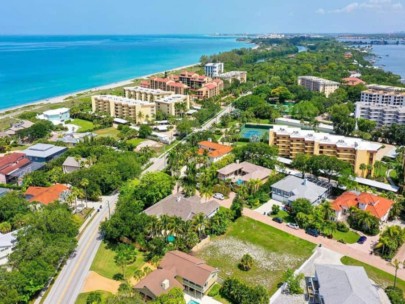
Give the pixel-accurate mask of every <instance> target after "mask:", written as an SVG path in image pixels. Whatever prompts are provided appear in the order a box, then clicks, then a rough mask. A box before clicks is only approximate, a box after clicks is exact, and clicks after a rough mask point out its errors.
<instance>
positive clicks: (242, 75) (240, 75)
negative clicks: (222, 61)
mask: <svg viewBox="0 0 405 304" xmlns="http://www.w3.org/2000/svg"><path fill="white" fill-rule="evenodd" d="M218 77H219V78H221V79H222V80H224V81H227V82H229V83H232V82H233V81H234V80H238V81H239V82H240V83H245V82H246V81H247V72H246V71H231V72H227V73H222V74H219V75H218Z"/></svg>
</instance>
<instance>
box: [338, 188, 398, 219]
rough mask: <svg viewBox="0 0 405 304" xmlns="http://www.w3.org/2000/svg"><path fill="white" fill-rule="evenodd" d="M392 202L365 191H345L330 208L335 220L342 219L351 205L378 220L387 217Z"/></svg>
mask: <svg viewBox="0 0 405 304" xmlns="http://www.w3.org/2000/svg"><path fill="white" fill-rule="evenodd" d="M393 204H394V202H393V201H392V200H389V199H387V198H385V197H381V196H377V195H374V194H370V193H366V192H362V193H360V192H356V191H346V192H344V193H343V194H342V195H340V196H339V197H338V198H336V199H335V200H334V202H333V203H332V209H333V210H335V212H336V220H338V221H339V220H342V219H344V217H345V215H346V214H347V213H348V211H349V209H350V208H351V207H355V208H359V209H361V210H363V211H368V212H370V213H371V214H372V215H373V216H375V217H376V218H378V219H379V220H380V221H386V220H387V219H388V216H389V213H390V210H391V208H392V205H393Z"/></svg>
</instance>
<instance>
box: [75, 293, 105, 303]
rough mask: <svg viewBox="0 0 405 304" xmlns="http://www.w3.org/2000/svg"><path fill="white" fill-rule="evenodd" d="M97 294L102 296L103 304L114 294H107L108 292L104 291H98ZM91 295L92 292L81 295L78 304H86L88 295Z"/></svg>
mask: <svg viewBox="0 0 405 304" xmlns="http://www.w3.org/2000/svg"><path fill="white" fill-rule="evenodd" d="M97 292H99V293H100V294H101V300H102V303H104V301H105V300H106V299H107V298H108V297H109V296H111V295H112V293H110V292H107V291H103V290H98V291H97ZM89 294H90V292H84V293H81V294H79V296H78V297H77V299H76V304H86V300H87V297H88V295H89Z"/></svg>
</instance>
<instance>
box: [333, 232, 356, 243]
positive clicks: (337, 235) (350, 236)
mask: <svg viewBox="0 0 405 304" xmlns="http://www.w3.org/2000/svg"><path fill="white" fill-rule="evenodd" d="M359 237H360V235H359V234H358V233H357V232H354V231H351V230H349V231H348V232H341V231H337V230H336V231H335V232H334V233H333V238H334V239H335V240H337V241H339V240H343V241H345V243H347V244H354V243H356V242H357V241H358V239H359Z"/></svg>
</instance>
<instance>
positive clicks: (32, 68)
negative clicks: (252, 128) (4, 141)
mask: <svg viewBox="0 0 405 304" xmlns="http://www.w3.org/2000/svg"><path fill="white" fill-rule="evenodd" d="M250 46H251V45H249V44H247V43H242V42H237V41H236V39H235V38H228V37H226V38H224V37H209V36H202V35H198V36H197V35H187V36H186V35H181V36H175V35H170V36H169V35H164V36H158V35H153V36H1V37H0V109H5V108H10V107H15V106H19V105H24V104H27V103H30V102H34V101H38V100H42V99H47V98H51V97H55V96H60V95H64V94H69V93H72V92H76V91H80V90H84V89H90V88H94V87H98V86H101V85H106V84H109V83H114V82H118V81H123V80H127V79H131V78H135V77H139V76H143V75H147V74H152V73H156V72H160V71H164V70H169V69H173V68H176V67H180V66H185V65H190V64H193V63H196V62H198V61H199V59H200V57H201V56H202V55H211V54H215V53H219V52H223V51H229V50H232V49H235V48H241V47H250Z"/></svg>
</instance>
